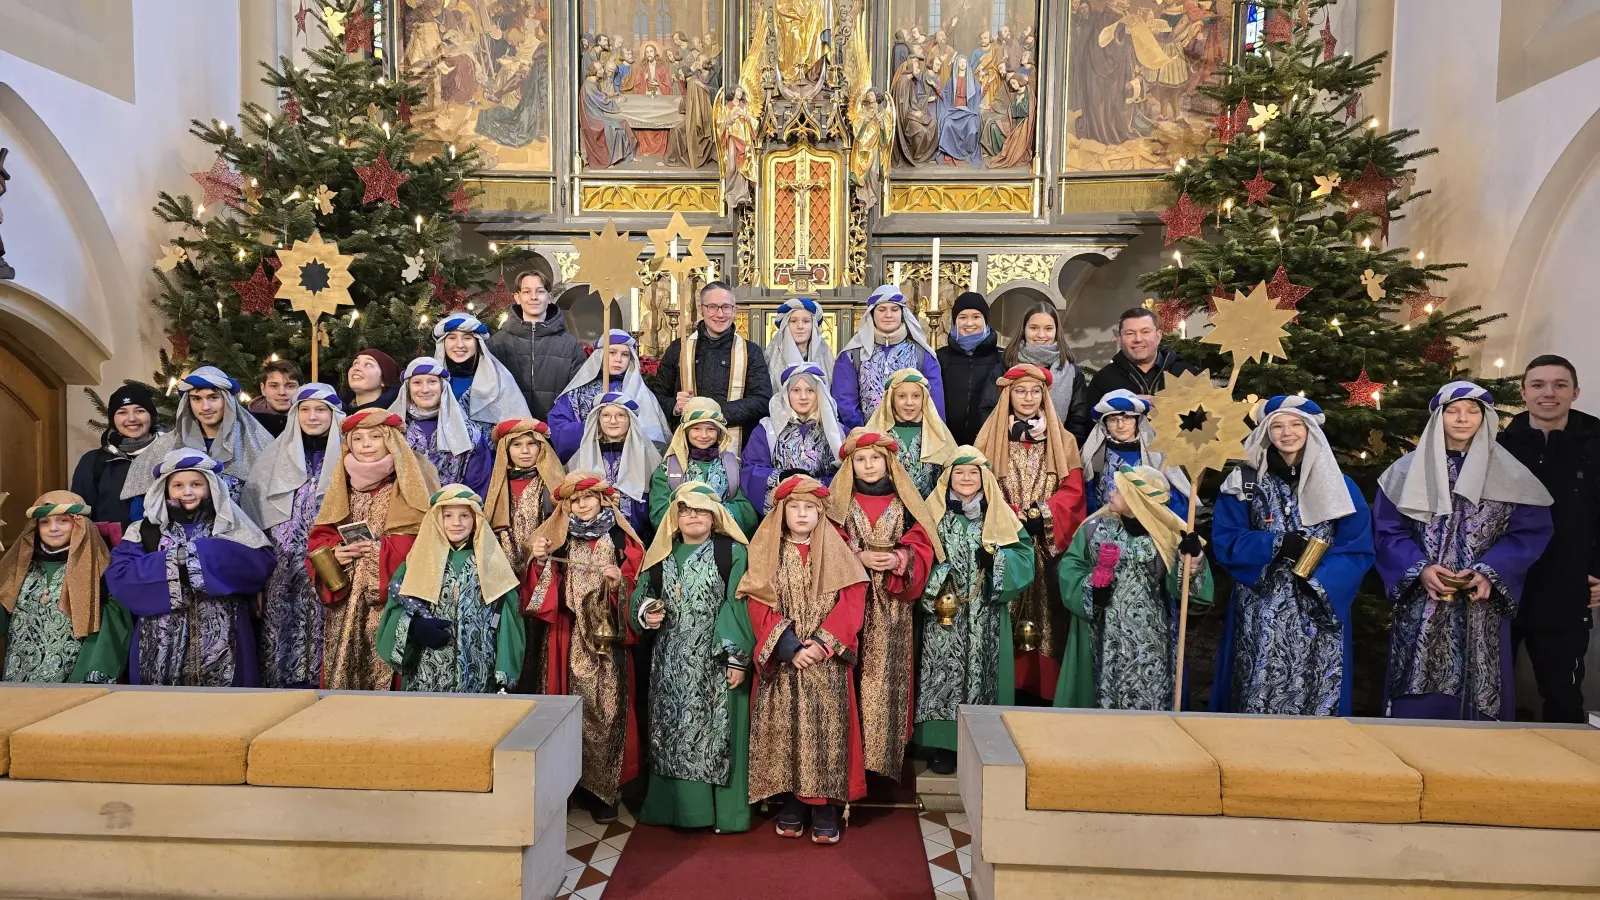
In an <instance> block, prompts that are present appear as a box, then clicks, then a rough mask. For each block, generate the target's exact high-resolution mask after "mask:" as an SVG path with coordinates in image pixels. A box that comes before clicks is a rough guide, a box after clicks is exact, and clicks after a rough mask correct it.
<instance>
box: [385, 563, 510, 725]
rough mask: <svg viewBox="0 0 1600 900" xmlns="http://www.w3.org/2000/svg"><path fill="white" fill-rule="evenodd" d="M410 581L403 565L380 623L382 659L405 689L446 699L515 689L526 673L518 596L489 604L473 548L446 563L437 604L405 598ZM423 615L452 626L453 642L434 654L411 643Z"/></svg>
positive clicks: (390, 587)
mask: <svg viewBox="0 0 1600 900" xmlns="http://www.w3.org/2000/svg"><path fill="white" fill-rule="evenodd" d="M405 577H406V564H405V563H401V564H400V568H398V569H396V570H395V573H394V578H393V579H392V580H391V581H390V582H389V602H388V603H386V604H385V605H384V607H383V617H382V618H381V619H379V620H378V656H379V657H381V658H382V659H383V660H384V661H385V662H387V663H388V664H389V665H390V667H392V668H393V669H394V670H395V671H396V672H399V673H400V689H401V690H403V691H433V692H438V693H446V694H492V693H495V692H496V691H501V690H507V689H509V688H510V686H511V685H512V684H514V683H515V682H516V680H517V676H518V675H519V674H520V673H521V672H522V655H523V652H524V651H525V649H526V646H525V643H526V636H525V634H524V633H523V629H522V623H521V621H519V620H518V618H517V592H516V591H515V590H511V591H507V592H506V594H505V596H503V597H501V598H500V599H499V600H496V601H495V602H493V603H485V602H484V597H483V590H482V588H481V587H480V586H479V582H478V562H477V559H476V557H475V556H474V555H473V551H472V547H471V545H470V544H469V545H468V546H466V547H463V548H460V549H456V550H451V551H450V555H449V556H448V557H446V559H445V574H444V584H443V585H442V586H441V587H440V588H439V602H438V603H437V604H430V603H428V602H427V601H426V600H420V599H418V598H416V597H407V596H403V595H402V594H401V593H400V585H401V583H402V582H403V581H404V580H405ZM418 615H428V616H432V617H434V618H437V619H444V620H445V621H447V622H449V623H450V636H451V638H452V640H451V642H450V643H448V644H446V645H445V646H443V647H440V648H438V649H430V648H427V647H424V646H422V645H421V644H420V643H417V642H416V641H413V640H411V639H410V633H411V621H412V619H413V617H415V616H418ZM502 625H504V626H505V627H501V626H502Z"/></svg>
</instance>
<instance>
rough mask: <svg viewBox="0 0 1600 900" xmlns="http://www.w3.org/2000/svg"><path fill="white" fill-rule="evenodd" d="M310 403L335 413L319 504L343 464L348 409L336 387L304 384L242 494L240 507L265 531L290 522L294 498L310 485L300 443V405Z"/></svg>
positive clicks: (320, 478) (319, 481)
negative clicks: (341, 456)
mask: <svg viewBox="0 0 1600 900" xmlns="http://www.w3.org/2000/svg"><path fill="white" fill-rule="evenodd" d="M307 400H320V401H322V402H323V403H326V404H327V405H328V409H329V410H330V411H332V413H333V421H332V422H331V423H329V425H328V432H327V436H328V448H327V450H326V451H324V452H323V456H322V472H321V473H320V474H319V475H318V476H317V502H318V503H319V504H320V503H321V502H322V498H323V496H324V495H325V494H327V492H328V484H329V483H330V482H331V481H332V479H333V470H334V469H335V468H337V466H336V465H335V464H336V463H337V462H338V461H339V454H340V448H341V446H342V444H341V440H342V438H343V433H342V432H341V431H340V430H339V426H340V425H341V424H342V423H343V422H344V407H343V406H342V405H340V403H339V392H338V391H336V390H335V389H334V388H333V386H332V385H327V384H322V383H320V382H312V383H311V384H306V385H301V387H300V390H299V391H298V392H297V393H296V394H295V395H294V403H292V404H290V405H289V412H288V422H287V424H285V425H284V428H283V433H282V434H280V435H278V439H277V440H275V441H273V442H272V443H271V444H268V445H267V449H266V450H263V451H262V452H261V457H260V459H259V460H257V465H258V466H259V467H260V474H259V475H258V476H257V477H254V478H252V479H250V480H249V481H247V482H245V486H244V492H243V493H242V494H240V495H239V505H240V506H242V507H244V511H245V512H247V513H249V514H250V518H251V519H254V520H255V523H256V524H257V525H259V526H261V529H262V530H263V531H265V530H267V529H270V528H272V527H273V526H275V525H279V524H282V523H283V522H286V521H288V519H289V514H290V513H291V512H293V511H294V495H295V492H296V491H298V490H300V487H301V485H304V484H305V483H306V448H305V444H304V443H303V442H302V441H301V440H300V434H301V432H300V404H302V403H304V402H306V401H307Z"/></svg>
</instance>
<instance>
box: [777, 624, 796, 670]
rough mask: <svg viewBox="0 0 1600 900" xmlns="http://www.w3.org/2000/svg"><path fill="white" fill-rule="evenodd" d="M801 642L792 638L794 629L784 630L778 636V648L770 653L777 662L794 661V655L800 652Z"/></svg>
mask: <svg viewBox="0 0 1600 900" xmlns="http://www.w3.org/2000/svg"><path fill="white" fill-rule="evenodd" d="M800 647H801V641H800V639H799V638H797V637H795V636H794V629H792V628H785V629H784V631H783V634H781V635H779V636H778V646H776V647H774V648H772V652H773V654H774V655H775V656H777V657H778V662H782V663H787V662H793V661H794V655H795V654H796V653H799V652H800Z"/></svg>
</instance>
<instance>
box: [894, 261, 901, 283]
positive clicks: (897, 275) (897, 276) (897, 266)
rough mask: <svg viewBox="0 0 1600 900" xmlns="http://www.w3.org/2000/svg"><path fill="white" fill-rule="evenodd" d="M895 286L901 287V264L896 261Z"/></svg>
mask: <svg viewBox="0 0 1600 900" xmlns="http://www.w3.org/2000/svg"><path fill="white" fill-rule="evenodd" d="M894 286H895V287H896V288H898V287H900V264H899V263H895V264H894Z"/></svg>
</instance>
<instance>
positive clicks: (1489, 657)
mask: <svg viewBox="0 0 1600 900" xmlns="http://www.w3.org/2000/svg"><path fill="white" fill-rule="evenodd" d="M1460 468H1461V462H1460V457H1459V456H1454V455H1452V456H1451V458H1450V483H1451V486H1452V487H1453V486H1454V485H1455V480H1456V475H1457V474H1458V473H1459V472H1460ZM1451 499H1452V501H1453V503H1454V505H1453V507H1452V509H1451V512H1450V514H1449V515H1448V516H1436V517H1434V518H1433V520H1432V521H1430V522H1426V523H1423V522H1419V521H1417V520H1415V519H1411V518H1408V517H1406V516H1404V515H1402V514H1401V513H1400V511H1399V510H1398V509H1396V508H1395V505H1394V503H1392V502H1391V501H1390V500H1389V498H1388V497H1386V496H1384V494H1383V491H1381V490H1380V491H1379V492H1378V495H1377V499H1376V500H1375V501H1374V502H1373V505H1372V516H1373V523H1374V535H1375V539H1376V544H1377V551H1378V559H1377V569H1378V574H1379V575H1380V576H1382V578H1383V586H1384V589H1385V590H1386V591H1387V592H1388V595H1389V601H1390V603H1392V604H1393V606H1394V613H1393V616H1392V618H1391V621H1390V625H1389V672H1388V677H1387V678H1386V679H1385V682H1384V694H1385V699H1386V702H1387V704H1388V709H1389V715H1391V716H1393V717H1395V718H1408V719H1503V720H1510V719H1512V718H1513V717H1514V716H1515V713H1516V705H1515V703H1514V702H1513V696H1512V687H1513V682H1512V671H1511V670H1512V663H1513V658H1512V654H1511V620H1512V619H1513V618H1515V616H1516V614H1517V604H1518V602H1519V601H1520V600H1521V598H1522V585H1523V581H1524V579H1525V578H1526V576H1527V574H1528V568H1529V567H1530V566H1532V565H1533V563H1534V561H1535V560H1537V559H1538V558H1539V556H1540V554H1542V553H1543V552H1544V548H1545V545H1546V544H1548V543H1549V542H1550V535H1551V534H1552V531H1553V528H1552V525H1551V522H1550V509H1549V507H1545V506H1526V505H1520V504H1510V503H1500V502H1497V501H1493V500H1485V501H1482V502H1480V503H1476V504H1475V503H1471V502H1469V501H1467V500H1466V499H1464V498H1462V497H1459V496H1455V495H1453V494H1452V495H1451ZM1431 564H1437V565H1441V566H1444V567H1445V568H1447V569H1450V570H1452V571H1459V570H1461V569H1473V570H1475V571H1477V572H1481V573H1482V574H1483V575H1484V577H1486V578H1488V579H1489V584H1490V585H1491V586H1492V587H1493V591H1492V592H1491V593H1490V595H1489V599H1488V601H1486V602H1479V601H1476V600H1467V599H1465V598H1466V595H1465V593H1462V594H1458V595H1457V596H1458V597H1459V598H1460V599H1457V600H1455V601H1452V602H1442V601H1438V600H1433V599H1431V598H1429V596H1428V593H1427V589H1426V588H1424V587H1423V586H1422V581H1421V577H1420V576H1421V575H1422V570H1423V569H1424V568H1426V567H1427V566H1428V565H1431Z"/></svg>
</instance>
